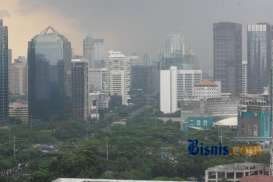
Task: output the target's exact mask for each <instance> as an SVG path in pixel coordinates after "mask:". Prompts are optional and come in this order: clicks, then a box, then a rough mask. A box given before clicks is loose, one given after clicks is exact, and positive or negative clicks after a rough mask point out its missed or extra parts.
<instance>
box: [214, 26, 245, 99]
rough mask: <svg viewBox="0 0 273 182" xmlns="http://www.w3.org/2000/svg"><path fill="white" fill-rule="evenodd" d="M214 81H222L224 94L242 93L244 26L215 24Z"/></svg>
mask: <svg viewBox="0 0 273 182" xmlns="http://www.w3.org/2000/svg"><path fill="white" fill-rule="evenodd" d="M213 59H214V60H213V61H214V69H213V73H214V80H218V81H221V84H222V92H229V93H232V95H239V94H240V93H241V82H242V81H241V78H242V76H241V70H242V69H241V67H242V25H241V24H238V23H231V22H219V23H214V24H213Z"/></svg>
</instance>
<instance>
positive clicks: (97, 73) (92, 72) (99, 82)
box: [88, 67, 107, 93]
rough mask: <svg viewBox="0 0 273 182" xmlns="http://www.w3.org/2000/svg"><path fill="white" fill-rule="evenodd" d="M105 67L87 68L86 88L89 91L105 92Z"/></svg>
mask: <svg viewBox="0 0 273 182" xmlns="http://www.w3.org/2000/svg"><path fill="white" fill-rule="evenodd" d="M106 74H107V69H106V68H90V67H89V69H88V90H89V93H91V92H97V91H99V92H102V93H106V87H107V85H106V84H107V82H106Z"/></svg>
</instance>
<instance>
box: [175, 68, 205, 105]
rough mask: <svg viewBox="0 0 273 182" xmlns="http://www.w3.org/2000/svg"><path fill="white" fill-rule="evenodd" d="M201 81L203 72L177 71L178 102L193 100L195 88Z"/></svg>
mask: <svg viewBox="0 0 273 182" xmlns="http://www.w3.org/2000/svg"><path fill="white" fill-rule="evenodd" d="M201 80H202V71H201V70H177V100H178V101H182V100H184V99H192V98H193V87H194V86H195V85H197V84H198V83H200V81H201Z"/></svg>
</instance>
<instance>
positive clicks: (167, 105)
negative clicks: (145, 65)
mask: <svg viewBox="0 0 273 182" xmlns="http://www.w3.org/2000/svg"><path fill="white" fill-rule="evenodd" d="M160 111H161V112H163V113H164V114H168V113H175V112H176V111H177V67H171V68H170V69H169V70H160Z"/></svg>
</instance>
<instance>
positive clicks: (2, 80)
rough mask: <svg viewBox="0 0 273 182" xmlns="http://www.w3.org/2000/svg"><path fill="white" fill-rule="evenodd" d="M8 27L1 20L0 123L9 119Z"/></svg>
mask: <svg viewBox="0 0 273 182" xmlns="http://www.w3.org/2000/svg"><path fill="white" fill-rule="evenodd" d="M8 52H9V51H8V27H6V26H4V25H3V20H1V19H0V64H1V66H0V121H6V120H7V119H8V110H9V99H8V91H9V87H8V64H9V62H8V61H9V58H8V55H9V54H8Z"/></svg>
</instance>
